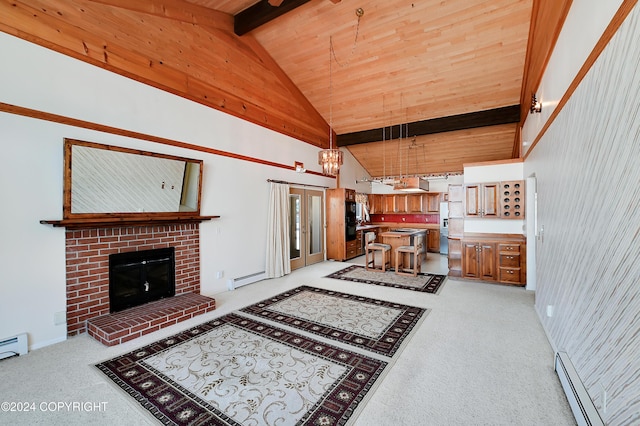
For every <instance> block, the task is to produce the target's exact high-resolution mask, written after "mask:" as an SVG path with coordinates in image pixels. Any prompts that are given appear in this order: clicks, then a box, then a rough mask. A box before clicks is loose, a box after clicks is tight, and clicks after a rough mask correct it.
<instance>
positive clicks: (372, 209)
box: [369, 194, 384, 214]
mask: <svg viewBox="0 0 640 426" xmlns="http://www.w3.org/2000/svg"><path fill="white" fill-rule="evenodd" d="M383 208H384V205H383V201H382V194H369V214H380V213H382V212H383Z"/></svg>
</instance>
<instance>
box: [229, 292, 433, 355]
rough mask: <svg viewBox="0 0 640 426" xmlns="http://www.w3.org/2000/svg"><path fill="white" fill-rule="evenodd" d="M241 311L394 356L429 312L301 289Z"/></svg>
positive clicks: (378, 301) (352, 296)
mask: <svg viewBox="0 0 640 426" xmlns="http://www.w3.org/2000/svg"><path fill="white" fill-rule="evenodd" d="M240 312H245V313H248V314H252V315H255V316H257V317H259V318H264V319H268V320H271V321H274V322H276V323H279V324H282V325H287V326H290V327H294V328H297V329H300V330H304V331H307V332H310V333H313V334H316V335H319V336H322V337H325V338H328V339H332V340H335V341H338V342H341V343H347V344H349V345H352V346H356V347H359V348H363V349H366V350H367V351H370V352H375V353H377V354H381V355H384V356H388V357H392V356H393V355H394V354H395V353H396V352H397V351H398V349H399V348H400V347H401V345H402V342H403V341H404V340H405V339H406V338H407V336H408V335H409V334H410V333H411V331H412V330H413V328H414V327H415V326H416V324H418V323H419V321H420V319H421V318H422V316H423V315H424V314H425V313H426V310H425V309H422V308H416V307H414V306H407V305H401V304H398V303H391V302H385V301H383V300H378V299H371V298H367V297H362V296H354V295H351V294H346V293H341V292H337V291H331V290H324V289H320V288H315V287H308V286H301V287H298V288H295V289H293V290H290V291H287V292H284V293H281V294H279V295H277V296H274V297H272V298H270V299H267V300H263V301H262V302H259V303H256V304H254V305H251V306H248V307H246V308H244V309H241V310H240Z"/></svg>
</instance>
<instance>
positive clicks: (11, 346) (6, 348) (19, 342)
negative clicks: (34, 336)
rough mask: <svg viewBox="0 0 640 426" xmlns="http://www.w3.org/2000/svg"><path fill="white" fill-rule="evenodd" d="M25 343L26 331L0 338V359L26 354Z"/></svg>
mask: <svg viewBox="0 0 640 426" xmlns="http://www.w3.org/2000/svg"><path fill="white" fill-rule="evenodd" d="M27 343H28V341H27V333H22V334H18V335H17V336H13V337H8V338H6V339H2V340H0V359H4V358H9V357H10V356H16V355H26V354H27V352H29V348H28V345H27Z"/></svg>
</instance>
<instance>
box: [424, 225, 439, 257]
mask: <svg viewBox="0 0 640 426" xmlns="http://www.w3.org/2000/svg"><path fill="white" fill-rule="evenodd" d="M427 250H428V251H430V252H434V253H440V231H439V230H438V229H429V231H428V236H427Z"/></svg>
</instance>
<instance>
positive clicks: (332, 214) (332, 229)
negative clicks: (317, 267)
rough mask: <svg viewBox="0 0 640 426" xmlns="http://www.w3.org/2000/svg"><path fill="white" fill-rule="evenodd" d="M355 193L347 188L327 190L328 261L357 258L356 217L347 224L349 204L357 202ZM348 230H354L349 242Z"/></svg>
mask: <svg viewBox="0 0 640 426" xmlns="http://www.w3.org/2000/svg"><path fill="white" fill-rule="evenodd" d="M355 193H356V192H355V191H354V190H353V189H347V188H335V189H327V191H326V199H325V203H326V212H325V215H326V216H325V217H326V218H327V259H335V260H345V259H351V258H353V257H356V256H357V255H358V254H357V253H358V252H357V248H358V245H357V241H356V239H357V234H358V233H357V231H355V229H356V223H355V215H354V216H353V219H352V220H353V223H349V224H348V223H347V217H346V216H347V212H346V204H347V202H355ZM347 229H353V230H354V231H355V232H353V233H352V234H351V235H353V237H352V239H350V240H349V241H347V233H348V232H347Z"/></svg>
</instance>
